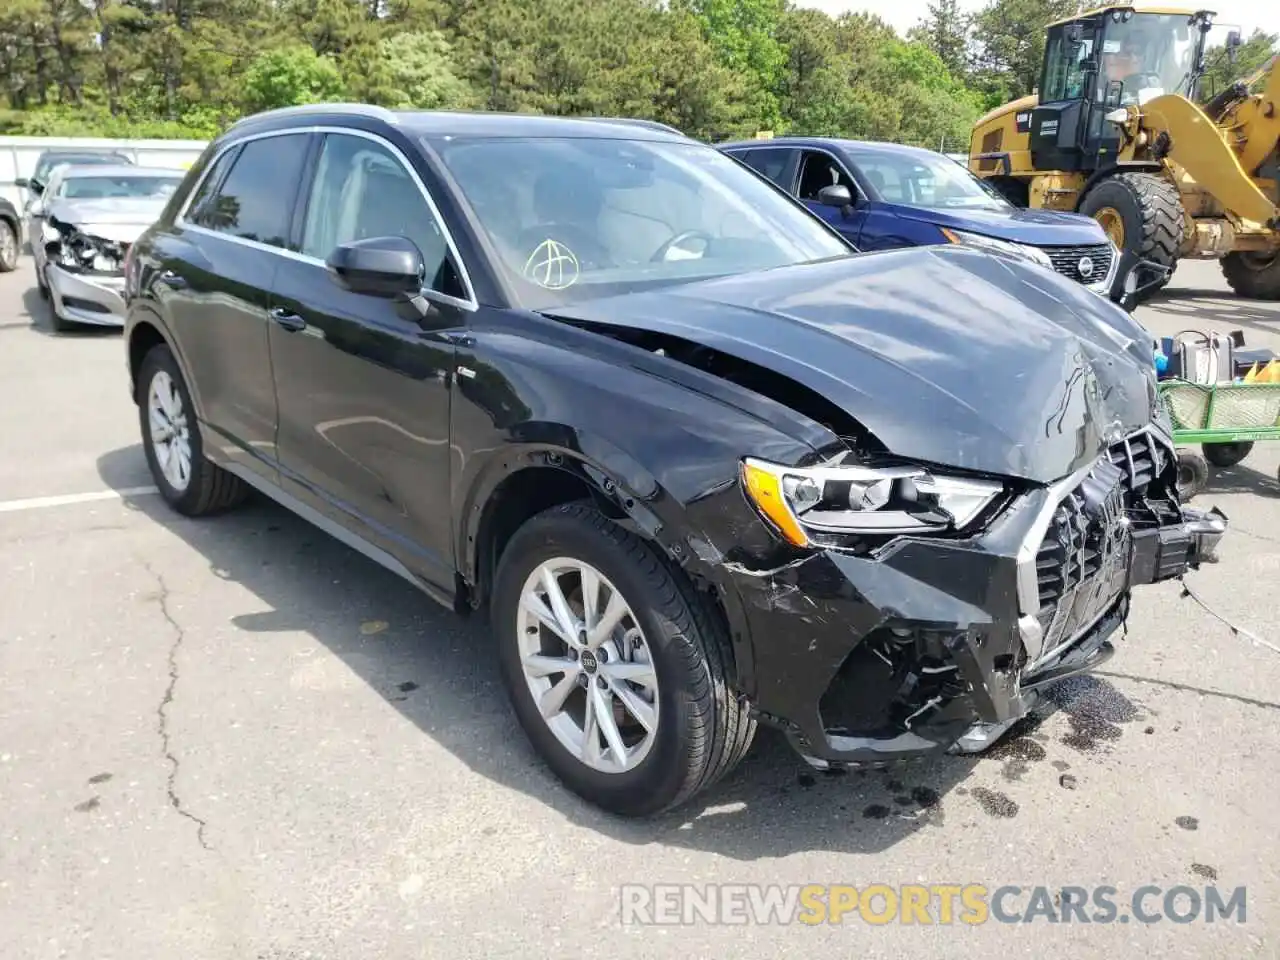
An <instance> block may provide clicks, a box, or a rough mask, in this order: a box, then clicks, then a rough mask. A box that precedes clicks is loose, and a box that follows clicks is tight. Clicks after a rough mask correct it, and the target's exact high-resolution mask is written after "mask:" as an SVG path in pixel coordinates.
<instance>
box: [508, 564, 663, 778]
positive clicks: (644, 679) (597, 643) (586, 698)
mask: <svg viewBox="0 0 1280 960" xmlns="http://www.w3.org/2000/svg"><path fill="white" fill-rule="evenodd" d="M516 637H517V638H518V639H517V642H518V645H519V655H520V667H521V669H522V670H523V671H524V678H525V683H527V684H528V686H529V692H530V693H531V694H532V695H533V702H534V703H535V704H536V705H537V707H538V712H539V713H540V714H541V715H542V719H543V721H544V722H545V723H546V724H547V726H548V727H549V728H550V729H551V732H552V733H553V734H555V737H556V739H557V740H559V741H560V743H561V745H562V746H564V748H565V749H566V750H568V751H569V752H570V753H571V754H573V755H574V756H575V757H577V758H578V759H579V760H581V761H582V762H583V763H585V764H586V765H587V766H589V767H591V768H592V769H593V770H599V771H601V772H603V773H623V772H625V771H627V770H632V769H634V768H635V767H636V766H637V765H638V764H639V763H640V762H641V761H643V760H644V758H645V757H646V756H648V754H649V750H650V749H651V748H652V747H653V743H654V739H655V736H656V733H657V730H658V675H657V672H656V671H655V670H654V667H653V663H652V661H651V660H650V654H649V644H648V642H647V640H646V639H645V636H644V631H643V630H642V629H641V628H640V623H639V621H638V620H637V619H636V616H635V614H634V613H632V611H631V607H630V606H629V605H628V604H627V601H626V599H625V598H624V597H623V596H622V594H621V593H620V592H619V591H618V589H617V588H616V587H615V586H614V585H613V584H612V583H610V582H609V580H608V578H607V577H605V576H604V574H602V573H601V572H600V571H599V570H597V569H595V567H593V566H591V565H590V564H588V563H583V562H582V561H581V560H573V559H570V558H568V557H555V558H553V559H551V560H548V561H546V562H545V563H543V564H541V565H540V566H538V567H537V568H536V569H535V570H534V571H533V572H532V573H530V574H529V577H528V579H527V580H525V582H524V588H523V589H522V590H521V591H520V609H519V611H518V612H517V613H516Z"/></svg>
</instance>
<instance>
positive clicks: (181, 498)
mask: <svg viewBox="0 0 1280 960" xmlns="http://www.w3.org/2000/svg"><path fill="white" fill-rule="evenodd" d="M161 372H163V373H166V374H168V375H169V377H170V378H171V379H172V380H173V382H174V384H175V385H176V387H177V389H178V393H179V395H180V396H181V399H182V409H183V410H184V411H185V412H186V416H187V418H188V434H187V436H188V441H189V443H190V447H191V473H190V476H189V479H188V480H187V485H186V488H185V489H182V490H179V489H177V488H176V487H175V486H174V485H173V484H171V483H170V482H169V479H168V478H167V477H166V476H165V474H164V470H163V469H161V467H160V463H159V461H158V460H157V458H156V451H155V446H154V444H153V443H152V442H151V425H150V422H149V414H148V408H147V403H148V399H147V398H148V397H149V395H150V392H151V384H152V381H153V380H154V379H155V377H156V375H157V374H158V373H161ZM136 399H137V401H138V422H139V426H140V429H141V431H142V448H143V450H144V451H145V452H146V457H147V466H148V467H149V468H150V469H151V477H152V479H153V480H154V481H155V484H156V486H157V487H159V488H160V495H161V496H162V497H164V499H165V501H166V502H167V503H168V504H169V506H171V507H173V509H175V510H177V511H178V512H179V513H181V514H183V515H184V516H188V517H202V516H206V515H209V514H213V513H220V512H222V511H223V510H227V509H230V508H231V507H234V506H235V505H236V504H238V503H240V502H241V501H242V500H244V498H245V495H246V494H247V493H248V488H247V487H246V486H245V484H244V481H242V480H241V479H240V478H239V477H237V476H234V475H233V474H230V473H227V471H225V470H223V469H222V468H221V467H219V466H217V465H216V464H214V463H211V462H210V461H209V460H207V459H205V456H204V449H203V447H202V445H201V441H200V429H199V425H198V424H197V422H196V418H195V408H194V406H193V405H192V403H191V394H190V392H189V391H188V390H187V383H186V380H184V379H183V377H182V371H181V370H180V369H179V368H178V362H177V360H175V359H174V357H173V353H172V352H171V351H170V350H169V348H168V346H166V345H165V344H157V345H156V346H154V347H152V348H151V350H150V352H149V353H147V355H146V357H145V358H143V361H142V365H141V367H140V368H139V370H138V392H137V398H136Z"/></svg>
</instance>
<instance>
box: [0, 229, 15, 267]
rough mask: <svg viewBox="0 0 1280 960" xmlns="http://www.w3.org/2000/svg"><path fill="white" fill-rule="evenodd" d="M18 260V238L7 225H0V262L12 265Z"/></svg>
mask: <svg viewBox="0 0 1280 960" xmlns="http://www.w3.org/2000/svg"><path fill="white" fill-rule="evenodd" d="M17 259H18V238H17V237H15V236H14V235H13V229H12V228H11V227H10V226H9V225H8V224H7V223H0V260H3V261H4V262H5V263H14V262H15V261H16V260H17Z"/></svg>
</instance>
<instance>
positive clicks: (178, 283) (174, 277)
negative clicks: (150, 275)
mask: <svg viewBox="0 0 1280 960" xmlns="http://www.w3.org/2000/svg"><path fill="white" fill-rule="evenodd" d="M156 279H157V280H159V281H160V282H161V283H163V284H164V285H165V286H166V287H172V288H173V289H174V290H181V289H183V288H184V287H186V285H187V279H186V277H184V276H183V275H182V274H180V273H174V272H173V271H172V270H165V271H164V272H163V273H161V274H160V276H158V277H156Z"/></svg>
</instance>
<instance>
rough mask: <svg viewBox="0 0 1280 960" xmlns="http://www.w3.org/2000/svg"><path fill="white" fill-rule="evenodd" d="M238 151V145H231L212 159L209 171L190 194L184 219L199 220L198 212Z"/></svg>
mask: <svg viewBox="0 0 1280 960" xmlns="http://www.w3.org/2000/svg"><path fill="white" fill-rule="evenodd" d="M239 153H240V148H239V147H232V148H231V149H230V150H226V151H223V153H222V155H221V156H219V157H218V159H217V160H215V161H213V165H212V166H211V167H210V168H209V172H208V173H207V174H206V175H205V178H204V179H203V180H201V181H200V186H198V187H196V192H195V193H194V194H193V195H192V197H191V201H190V203H189V204H188V205H187V213H186V219H187V220H189V221H191V222H192V223H199V222H200V214H201V211H202V210H203V209H204V207H205V206H206V205H208V203H209V200H210V199H211V198H212V197H213V195H214V191H215V190H217V189H218V186H219V185H220V184H221V183H222V178H223V177H224V176H226V173H227V171H228V170H229V169H231V164H232V163H234V162H235V159H236V157H237V156H238V155H239Z"/></svg>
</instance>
